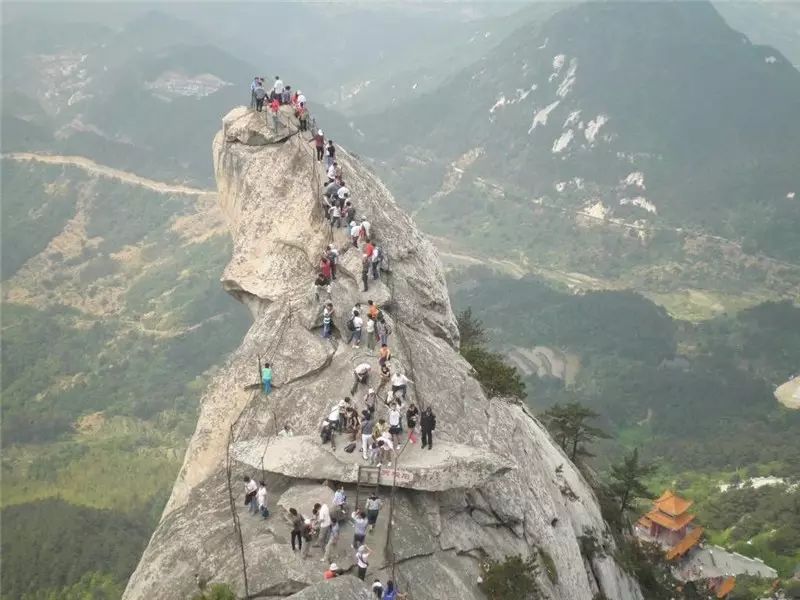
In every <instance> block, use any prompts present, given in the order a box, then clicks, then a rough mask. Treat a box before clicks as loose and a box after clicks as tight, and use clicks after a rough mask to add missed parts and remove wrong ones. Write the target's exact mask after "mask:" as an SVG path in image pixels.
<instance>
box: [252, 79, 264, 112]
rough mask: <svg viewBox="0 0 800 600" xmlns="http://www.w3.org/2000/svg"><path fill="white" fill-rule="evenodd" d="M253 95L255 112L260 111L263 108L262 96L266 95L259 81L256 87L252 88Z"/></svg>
mask: <svg viewBox="0 0 800 600" xmlns="http://www.w3.org/2000/svg"><path fill="white" fill-rule="evenodd" d="M253 95H254V96H255V99H256V112H261V111H262V110H263V109H264V98H266V97H267V90H265V89H264V87H263V86H262V85H261V83H260V82H259V84H258V85H257V86H256V89H255V90H253Z"/></svg>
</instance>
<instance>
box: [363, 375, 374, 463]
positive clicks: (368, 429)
mask: <svg viewBox="0 0 800 600" xmlns="http://www.w3.org/2000/svg"><path fill="white" fill-rule="evenodd" d="M369 391H370V392H372V388H370V390H369ZM367 395H368V396H369V394H367ZM372 408H373V411H374V409H375V404H374V401H373V404H372ZM361 417H362V418H361V456H362V457H363V458H364V460H369V450H370V442H371V441H372V431H373V429H374V428H375V417H374V412H372V411H370V410H362V411H361Z"/></svg>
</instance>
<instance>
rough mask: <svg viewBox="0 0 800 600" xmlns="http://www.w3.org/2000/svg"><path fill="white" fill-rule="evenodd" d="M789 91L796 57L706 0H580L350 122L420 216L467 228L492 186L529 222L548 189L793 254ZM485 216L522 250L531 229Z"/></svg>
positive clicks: (648, 221) (493, 193)
mask: <svg viewBox="0 0 800 600" xmlns="http://www.w3.org/2000/svg"><path fill="white" fill-rule="evenodd" d="M798 98H800V73H798V72H797V70H795V69H794V68H793V67H792V65H791V64H790V63H789V62H788V61H787V60H786V59H785V58H784V57H783V56H782V55H781V54H780V53H779V52H777V51H775V50H774V49H771V48H768V47H760V46H753V45H752V44H750V43H749V42H748V40H747V39H746V38H745V37H744V36H742V34H740V33H738V32H736V31H733V30H732V29H730V28H729V27H728V26H727V25H726V24H725V23H724V21H723V20H722V19H721V17H720V16H719V15H718V14H717V12H716V11H715V10H714V8H713V7H712V6H711V5H710V4H708V3H705V2H687V3H639V4H625V3H611V4H606V3H588V4H582V5H579V6H576V7H574V8H569V9H566V10H563V11H561V12H559V13H558V14H556V15H555V16H553V17H552V18H550V19H549V20H547V21H546V22H545V23H544V24H542V25H541V26H540V27H535V28H527V27H522V28H520V29H518V30H517V31H516V32H515V33H514V34H512V35H511V36H509V37H508V38H507V39H506V40H504V41H503V43H502V44H500V45H499V46H498V47H496V48H494V49H493V50H491V51H490V52H489V53H488V54H487V55H486V56H485V57H484V58H483V59H482V60H480V61H477V62H476V63H475V64H473V65H472V66H470V67H468V68H466V69H464V70H462V71H461V72H460V73H459V74H457V75H455V76H454V77H453V78H452V79H450V80H448V81H447V82H446V83H444V84H443V85H442V86H441V87H440V88H439V89H437V90H436V91H434V92H433V93H431V94H430V95H428V96H426V97H424V98H420V99H415V100H411V101H409V102H408V103H406V104H405V105H404V106H401V107H399V108H396V109H394V110H393V111H392V112H391V113H384V114H380V115H377V116H376V117H375V118H374V119H370V118H369V117H363V118H361V119H356V120H355V125H356V127H357V128H358V129H360V130H361V131H363V132H364V139H363V141H362V142H361V143H362V145H363V146H364V148H366V149H367V150H366V151H367V152H369V153H371V154H373V155H375V156H376V157H378V158H379V159H380V160H385V161H386V162H387V163H388V164H389V165H391V169H390V170H392V171H396V172H397V175H398V176H397V177H396V178H395V180H394V181H395V182H396V185H397V186H398V187H401V189H403V190H404V191H405V192H406V193H405V194H404V196H405V197H407V198H408V202H409V203H410V204H412V205H415V206H417V208H418V209H419V210H421V211H422V213H421V215H420V218H422V219H423V220H426V213H425V211H426V210H427V211H429V212H430V219H431V220H433V219H434V218H437V217H441V215H442V214H443V213H445V212H448V213H450V212H452V213H453V214H454V215H456V218H455V220H450V221H449V227H451V228H453V227H459V226H460V227H464V228H466V227H469V226H470V225H471V223H470V219H471V216H472V214H473V213H474V212H475V211H479V212H481V211H483V207H484V201H485V200H486V199H487V198H492V199H494V200H496V201H498V202H499V203H500V205H498V207H499V206H503V207H504V209H502V210H500V211H498V212H504V211H505V207H506V206H508V205H511V206H508V210H509V211H513V212H514V213H517V212H518V211H520V210H522V211H523V212H527V213H528V217H527V219H526V220H525V225H526V226H531V227H533V229H534V231H535V230H536V222H537V220H538V218H537V217H536V216H535V210H536V206H537V205H542V204H544V205H555V206H557V207H559V208H561V209H564V210H568V211H584V212H587V213H589V214H591V215H592V216H595V217H597V218H599V219H601V220H602V219H605V218H615V217H617V218H620V219H623V220H624V221H625V222H627V223H636V224H637V225H642V226H643V227H644V228H647V227H648V226H650V225H652V226H662V225H663V226H670V227H681V228H684V229H686V230H689V231H705V232H710V233H714V234H717V235H721V236H725V237H729V238H731V239H733V240H735V241H740V242H744V243H745V244H746V246H747V247H749V248H750V249H752V250H757V251H761V252H764V253H767V254H769V255H771V256H775V257H779V258H784V259H791V258H794V257H796V256H798V254H800V248H798V246H797V237H796V236H794V235H793V231H792V227H791V225H789V224H790V223H795V222H797V221H798V219H800V208H799V207H800V205H798V202H797V200H796V199H797V196H796V194H797V192H798V188H800V181H798V173H797V168H796V166H797V162H796V157H797V156H798V154H800V135H798V134H799V133H800V130H799V129H800V124H798V120H797V119H796V118H795V111H796V107H797V101H798ZM442 180H444V183H440V182H441V181H442ZM421 186H424V187H421ZM438 186H441V189H440V190H439V193H436V192H437V189H436V188H437V187H438ZM432 194H436V195H435V196H433V197H432V198H431V200H430V201H428V198H429V197H430V196H431V195H432ZM525 209H527V211H526V210H525ZM437 211H438V213H437ZM497 225H498V226H499V228H501V229H503V230H504V233H506V234H511V235H514V234H519V235H518V236H515V237H514V241H513V244H512V245H513V246H514V247H516V246H517V245H518V244H519V245H523V248H522V250H523V251H524V250H525V248H524V244H525V242H526V241H527V240H526V238H528V237H529V236H530V233H531V232H530V229H527V230H525V231H521V230H516V231H509V230H508V229H507V228H506V227H505V226H504V225H503V224H502V221H500V222H499V223H497ZM642 235H643V236H645V235H647V234H646V232H645V233H642ZM532 250H533V251H534V252H535V251H536V248H535V247H534V248H533V249H532Z"/></svg>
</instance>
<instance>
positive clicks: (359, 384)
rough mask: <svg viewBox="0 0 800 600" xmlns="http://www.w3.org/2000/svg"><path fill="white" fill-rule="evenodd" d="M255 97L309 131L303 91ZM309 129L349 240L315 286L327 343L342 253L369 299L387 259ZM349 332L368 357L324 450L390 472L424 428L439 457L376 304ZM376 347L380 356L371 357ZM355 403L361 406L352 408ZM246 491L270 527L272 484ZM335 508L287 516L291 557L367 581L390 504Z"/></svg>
mask: <svg viewBox="0 0 800 600" xmlns="http://www.w3.org/2000/svg"><path fill="white" fill-rule="evenodd" d="M250 91H251V103H250V106H251V108H252V109H253V110H255V111H256V112H262V111H263V108H264V105H265V104H267V105H268V108H269V111H270V112H271V113H272V115H273V126H274V128H275V129H276V130H277V128H278V115H279V113H280V107H281V106H284V105H290V106H292V109H293V112H294V116H295V117H296V118H297V120H298V122H299V130H300V131H308V118H309V117H308V109H307V105H306V98H305V96H304V95H303V93H302V92H301V91H299V90H296V91H292V89H291V86H289V85H285V84H284V82H283V81H282V80H281V78H280V77H278V76H276V77H275V79H274V82H272V84H271V85H269V86H267V85H266V84H265V79H264V78H263V77H255V78H254V79H253V82H252V84H251V86H250ZM312 129H313V130H312V133H311V139H310V140H309V141H310V143H312V144H313V145H314V149H315V154H314V156H315V159H316V160H317V161H318V162H320V163H322V162H323V161H324V173H325V176H326V181H325V182H324V185H323V187H322V189H321V192H320V207H321V210H322V212H323V214H324V215H325V218H326V223H327V227H329V228H330V237H331V239H332V240H335V237H334V234H335V232H336V231H340V230H342V229H344V230H345V231H346V240H347V244H346V246H345V247H344V248H340V247H338V246H337V244H336V243H335V242H332V243H330V244H328V245H327V246H326V248H325V250H324V251H323V253H322V255H321V256H320V259H319V263H318V272H317V274H316V276H315V279H314V284H313V297H314V300H315V301H316V302H318V303H320V306H321V314H322V337H323V338H326V339H329V338H332V337H333V335H334V322H335V319H336V316H337V315H336V310H335V308H334V305H333V302H332V300H331V298H332V287H333V285H335V282H336V274H337V273H336V272H337V264H338V263H339V261H340V257H341V255H342V254H343V253H344V252H358V253H359V256H360V262H361V283H362V291H363V292H367V291H368V290H369V282H370V280H371V281H373V282H374V281H378V280H380V278H381V271H382V268H383V263H384V260H385V254H384V250H383V248H382V247H381V246H380V245H379V244H378V243H376V242H375V241H374V238H375V231H374V229H373V227H372V224H371V223H370V222H369V220H368V219H367V218H366V216H360V217H359V216H357V212H356V207H355V204H354V201H353V198H352V197H351V191H350V189H349V188H348V187H347V184H346V183H345V179H344V173H343V169H342V167H341V165H340V164H339V162H338V161H337V159H336V146H335V144H334V142H333V140H330V139H326V138H325V135H324V133H323V131H322V130H321V129H315V128H312ZM345 328H346V331H343V332H342V335H341V339H342V341H346V343H347V344H348V345H352V348H353V349H356V350H358V349H360V348H361V347H362V344H364V346H365V347H366V348H365V350H366V353H367V354H368V355H369V356H370V359H368V360H365V361H363V362H361V363H359V364H357V365H356V366H355V367H354V369H353V372H352V376H353V383H352V387H351V389H350V396H347V397H345V398H343V399H342V400H340V401H338V402H337V403H335V404H334V405H333V406H332V407H331V408H330V410H328V411H327V412H326V415H327V416H326V417H325V418H324V419H323V420H322V424H321V427H320V431H319V435H320V441H321V443H322V444H323V445H326V444H330V447H331V450H333V451H336V450H337V444H336V440H337V436H345V440H346V442H345V445H344V446H343V448H342V449H343V450H344V451H345V452H347V453H355V451H356V449H358V454H360V457H361V460H362V461H363V462H364V463H366V464H369V465H371V466H376V467H378V468H380V467H382V466H383V465H393V464H394V463H395V462H396V457H397V454H398V452H399V450H400V449H401V448H402V446H403V444H405V443H411V444H415V443H416V442H417V440H418V439H419V438H418V437H417V435H416V432H417V430H418V428H419V430H420V431H421V437H422V448H428V449H432V448H433V431H434V429H435V428H436V417H435V415H434V413H433V410H432V408H431V407H430V406H428V407H425V408H424V409H423V410H420V408H419V407H418V406H417V405H416V404H415V402H413V401H411V402H409V401H408V386H409V385H414V382H413V381H412V380H411V379H410V378H409V377H408V376H407V375H406V373H404V372H403V371H402V369H397V370H395V371H393V370H392V351H391V347H390V336H391V335H392V326H391V324H390V320H389V319H388V318H386V315H384V313H383V310H382V309H381V308H380V307H379V306H378V305H377V303H376V302H374V301H373V300H368V301H367V304H366V306H362V305H361V303H356V304H355V305H354V306H353V307H352V308H351V309H350V311H349V314H348V315H347V319H346V321H345ZM376 349H377V354H374V353H375V351H376ZM361 352H364V350H361ZM373 356H374V357H376V359H377V360H376V363H375V364H371V360H372V357H373ZM373 368H374V369H375V372H376V373H377V375H376V376H377V378H378V383H377V384H372V383H371V378H372V377H373ZM272 378H273V373H272V365H271V364H270V362H264V363H263V366H261V383H262V386H263V391H264V393H265V394H269V393H271V391H272ZM359 388H363V389H364V390H365V391H364V393H363V395H360V394H358V390H359ZM357 396H360V399H356V400H354V399H353V398H357ZM379 407H381V411H382V412H383V411H385V413H386V415H385V418H384V417H379V416H378V408H379ZM406 432H407V433H406ZM293 436H294V432H293V430H292V428H291V427H290V426H289V425H288V424H287V425H284V427H283V429H281V431H280V432H279V433H278V437H283V438H285V437H293ZM359 443H360V448H358V446H359ZM358 454H357V455H358ZM244 492H245V497H244V500H245V504H246V505H247V507H248V512H249V513H250V514H251V515H253V516H255V517H260V518H261V519H268V518H269V516H270V512H269V509H268V493H267V487H266V483H265V482H264V481H258V482H257V481H256V480H255V479H252V478H251V477H249V476H245V477H244ZM330 504H331V506H329V505H328V504H327V503H323V502H317V503H315V504H314V505H313V507H311V510H310V512H308V513H302V512H300V510H298V509H297V508H290V509H289V510H288V511H287V513H286V517H287V519H288V525H289V527H290V530H291V535H290V544H291V548H292V551H293V552H297V553H299V554H300V556H301V557H302V558H308V557H309V556H310V554H311V551H312V548H319V549H320V554H321V556H320V559H319V560H320V561H321V562H323V563H325V564H327V565H328V568H327V569H326V570H325V571H324V573H323V578H324V579H332V578H334V577H338V576H339V575H342V574H343V573H345V572H348V571H350V570H352V569H355V570H356V575H357V576H358V577H359V578H360V579H361V580H362V581H365V580H366V574H367V570H368V568H369V560H370V555H371V554H372V550H371V549H370V547H369V546H368V545H367V538H368V536H369V535H370V533H371V532H373V531H374V530H375V526H376V524H377V523H378V520H379V514H380V510H381V507H382V505H383V500H382V499H381V498H380V497H379V495H378V494H377V492H376V493H372V494H370V495H369V497H368V498H367V499H366V501H365V502H364V504H363V506H356V507H352V508H353V510H350V507H349V506H348V502H347V495H346V493H345V490H344V487H343V486H342V485H339V486H338V487H337V489H336V491H335V493H334V496H333V498H332V500H331V503H330ZM348 524H352V526H353V538H352V542H351V544H350V546H351V551H352V553H353V555H352V562H353V564H352V566H351V567H350V568H349V569H344V570H343V569H341V568H339V566H338V565H337V563H336V556H337V555H338V554H339V553H338V547H339V540H340V535H341V533H342V529H343V527H345V526H346V525H348ZM370 591H371V593H372V595H373V596H374V597H375V598H380V599H384V600H395V599H398V598H404V597H405V595H404V594H400V593H399V592H398V590H397V588H396V587H395V583H394V582H393V581H391V580H390V581H387V582H386V584H385V585H384V584H383V583H382V582H381V581H380V580H379V579H375V580H374V581H373V583H372V585H371V587H370Z"/></svg>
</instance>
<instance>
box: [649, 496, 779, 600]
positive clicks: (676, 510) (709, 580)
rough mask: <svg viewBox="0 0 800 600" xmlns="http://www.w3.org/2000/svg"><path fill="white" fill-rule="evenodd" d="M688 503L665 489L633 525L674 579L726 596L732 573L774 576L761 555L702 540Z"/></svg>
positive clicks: (730, 587)
mask: <svg viewBox="0 0 800 600" xmlns="http://www.w3.org/2000/svg"><path fill="white" fill-rule="evenodd" d="M692 504H693V502H692V501H691V500H687V499H686V498H682V497H680V496H678V495H677V494H676V493H675V492H673V491H671V490H667V491H665V492H664V493H663V494H661V496H659V497H658V498H657V499H656V500H655V501H654V502H653V508H652V509H651V510H650V512H648V513H647V514H646V515H644V516H642V517H641V518H640V519H639V520H638V521H636V526H635V527H634V533H635V535H636V537H637V538H639V539H640V540H642V541H645V542H652V543H656V544H658V545H660V546H661V547H662V548H663V549H664V554H665V556H666V559H667V560H668V561H671V562H672V572H673V575H674V576H675V577H676V578H677V579H678V580H680V581H703V582H705V585H706V586H707V587H708V589H709V591H711V592H713V593H714V595H715V596H716V597H717V598H727V597H728V595H729V594H730V593H731V591H732V590H733V588H734V586H735V585H736V575H741V574H747V575H754V576H757V577H763V578H767V579H774V578H776V577H777V575H778V574H777V572H776V571H775V569H773V568H772V567H770V566H768V565H765V564H764V562H763V561H762V560H761V559H758V558H750V557H747V556H742V555H741V554H739V553H737V552H729V551H727V550H725V549H724V548H720V547H719V546H713V545H706V544H704V543H703V542H702V538H703V528H702V527H700V526H698V525H697V524H695V522H694V515H693V514H691V513H690V512H689V509H690V508H691V506H692Z"/></svg>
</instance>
